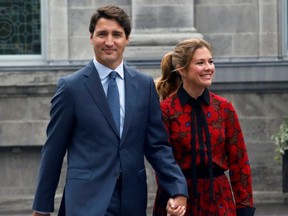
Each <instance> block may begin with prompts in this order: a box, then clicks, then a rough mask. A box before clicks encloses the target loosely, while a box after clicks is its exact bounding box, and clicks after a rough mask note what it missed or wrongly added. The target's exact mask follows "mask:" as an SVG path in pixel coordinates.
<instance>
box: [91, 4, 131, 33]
mask: <svg viewBox="0 0 288 216" xmlns="http://www.w3.org/2000/svg"><path fill="white" fill-rule="evenodd" d="M100 18H105V19H114V20H116V21H117V22H118V23H119V25H120V26H121V27H122V28H123V29H124V32H125V35H126V38H128V37H129V35H130V33H131V22H130V18H129V16H128V15H127V13H126V12H125V11H124V10H123V9H121V8H119V7H117V6H114V5H106V6H103V7H100V8H98V9H97V10H96V12H95V13H94V14H93V15H92V16H91V18H90V24H89V32H90V33H91V34H93V33H94V31H95V26H96V24H97V21H98V20H99V19H100Z"/></svg>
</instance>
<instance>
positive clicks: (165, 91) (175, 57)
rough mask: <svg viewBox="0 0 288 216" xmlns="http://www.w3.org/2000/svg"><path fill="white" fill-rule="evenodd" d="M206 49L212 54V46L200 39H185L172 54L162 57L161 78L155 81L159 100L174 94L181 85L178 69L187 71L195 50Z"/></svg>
mask: <svg viewBox="0 0 288 216" xmlns="http://www.w3.org/2000/svg"><path fill="white" fill-rule="evenodd" d="M203 47H206V48H207V49H208V50H209V51H210V52H211V53H213V49H212V46H211V44H210V43H209V42H207V41H205V40H204V39H202V38H192V39H186V40H183V41H181V42H179V43H178V44H177V45H176V47H175V48H174V51H173V52H168V53H167V54H165V55H164V57H163V58H162V61H161V66H160V68H161V77H160V78H159V79H158V80H157V83H156V89H157V92H158V95H159V97H160V100H161V101H162V100H165V99H166V98H167V97H169V96H170V95H171V94H173V93H174V92H176V91H177V90H178V88H179V87H180V85H181V84H182V78H181V76H180V74H179V72H178V71H179V70H180V69H184V70H187V69H188V67H189V64H190V62H191V60H192V58H193V56H194V53H195V51H196V50H197V49H199V48H203Z"/></svg>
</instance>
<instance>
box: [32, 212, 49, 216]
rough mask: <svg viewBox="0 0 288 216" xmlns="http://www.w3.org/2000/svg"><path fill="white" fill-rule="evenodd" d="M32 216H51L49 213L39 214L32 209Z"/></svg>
mask: <svg viewBox="0 0 288 216" xmlns="http://www.w3.org/2000/svg"><path fill="white" fill-rule="evenodd" d="M32 216H51V215H50V214H41V213H39V212H36V211H34V212H33V214H32Z"/></svg>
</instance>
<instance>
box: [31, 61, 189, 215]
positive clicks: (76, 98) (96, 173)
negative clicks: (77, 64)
mask: <svg viewBox="0 0 288 216" xmlns="http://www.w3.org/2000/svg"><path fill="white" fill-rule="evenodd" d="M124 74H125V75H124V76H125V78H124V79H125V94H126V95H125V119H124V128H123V134H122V138H121V139H120V136H119V133H118V130H117V128H116V125H115V123H114V121H113V117H112V114H111V111H110V109H109V105H108V102H107V99H106V96H105V93H104V90H103V87H102V85H101V82H100V78H99V75H98V72H97V70H96V68H95V66H94V64H93V62H92V61H91V62H90V63H89V64H88V65H86V66H85V67H84V68H82V69H81V70H79V71H77V72H75V73H72V74H70V75H67V76H65V77H62V78H60V79H59V81H58V85H57V91H56V93H55V95H54V96H53V98H52V101H51V103H52V106H51V112H50V115H51V119H50V122H49V125H48V127H47V141H46V143H45V145H44V146H43V149H42V158H41V164H40V170H39V177H38V185H37V188H36V193H35V199H34V204H33V209H36V210H38V211H43V212H51V211H54V196H55V191H56V189H57V185H58V181H59V177H60V173H61V167H62V162H63V158H64V156H65V154H66V152H67V176H66V183H65V196H63V197H64V200H63V203H62V204H64V203H65V211H66V215H68V216H83V215H85V216H95V215H97V216H103V215H104V214H105V212H106V209H107V207H108V204H109V202H110V199H111V196H112V193H113V189H114V186H115V183H116V179H117V176H118V174H119V170H120V166H121V171H122V215H125V216H135V215H137V216H144V215H146V207H147V183H146V171H145V165H144V156H145V157H146V159H147V160H148V162H149V163H150V164H151V165H152V167H153V168H154V169H155V171H156V172H157V173H158V176H159V184H161V185H162V187H163V188H165V189H166V190H167V192H168V193H169V194H170V195H171V196H173V195H175V194H183V195H186V196H188V195H187V186H186V180H185V178H184V176H183V174H182V172H181V170H180V168H179V167H178V166H177V165H176V162H175V160H174V158H173V153H172V149H171V147H170V145H169V144H168V142H167V140H168V138H167V134H166V131H165V128H164V126H163V124H162V120H161V110H160V106H159V99H158V96H157V93H156V90H155V85H154V81H153V79H152V78H151V77H149V76H147V75H144V74H142V73H140V72H137V71H136V70H134V69H132V68H129V67H127V66H125V65H124Z"/></svg>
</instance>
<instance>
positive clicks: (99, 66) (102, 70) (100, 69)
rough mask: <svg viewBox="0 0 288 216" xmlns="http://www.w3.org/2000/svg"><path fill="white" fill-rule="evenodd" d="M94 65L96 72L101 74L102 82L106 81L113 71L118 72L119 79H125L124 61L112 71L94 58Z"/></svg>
mask: <svg viewBox="0 0 288 216" xmlns="http://www.w3.org/2000/svg"><path fill="white" fill-rule="evenodd" d="M93 63H94V65H95V67H96V70H97V71H98V73H99V77H100V79H101V80H103V79H105V78H106V77H107V76H108V75H109V74H110V72H111V71H116V72H117V73H118V75H119V77H121V79H124V69H123V60H122V62H121V63H120V64H119V65H118V67H117V68H116V69H115V70H112V69H111V68H108V67H106V66H105V65H103V64H101V63H99V62H98V61H97V60H96V58H95V57H94V58H93Z"/></svg>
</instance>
